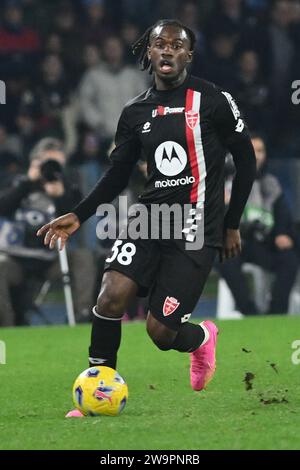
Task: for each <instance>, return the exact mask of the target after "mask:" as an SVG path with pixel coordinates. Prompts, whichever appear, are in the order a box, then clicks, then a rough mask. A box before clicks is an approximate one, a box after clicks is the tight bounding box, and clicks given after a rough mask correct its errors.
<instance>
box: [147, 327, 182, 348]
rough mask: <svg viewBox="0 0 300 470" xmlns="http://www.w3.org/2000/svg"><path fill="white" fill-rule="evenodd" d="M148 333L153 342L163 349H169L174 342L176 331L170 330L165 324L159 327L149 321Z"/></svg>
mask: <svg viewBox="0 0 300 470" xmlns="http://www.w3.org/2000/svg"><path fill="white" fill-rule="evenodd" d="M147 333H148V335H149V336H150V338H151V339H152V341H153V343H154V344H155V345H156V346H157V347H158V349H160V350H161V351H169V350H170V349H172V344H173V342H174V332H173V331H170V330H169V329H168V328H166V327H165V326H164V325H161V326H159V327H158V326H154V325H153V324H151V323H149V322H147ZM175 334H176V333H175Z"/></svg>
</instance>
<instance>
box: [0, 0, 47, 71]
mask: <svg viewBox="0 0 300 470" xmlns="http://www.w3.org/2000/svg"><path fill="white" fill-rule="evenodd" d="M3 16H4V21H3V23H2V26H1V27H0V64H1V65H0V73H1V78H4V77H5V76H6V75H7V74H9V75H11V74H12V73H15V74H16V75H19V74H20V73H22V74H23V75H26V74H29V75H30V74H31V73H32V70H33V69H34V65H35V64H36V61H37V57H38V52H39V50H40V37H39V34H38V32H37V31H34V30H31V29H29V28H27V27H26V26H25V24H24V21H23V9H22V4H21V2H20V1H18V0H6V1H5V6H4V15H3Z"/></svg>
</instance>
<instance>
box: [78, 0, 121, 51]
mask: <svg viewBox="0 0 300 470" xmlns="http://www.w3.org/2000/svg"><path fill="white" fill-rule="evenodd" d="M82 5H83V7H84V18H83V26H82V32H81V36H82V39H83V41H84V42H85V43H88V42H92V43H94V44H102V42H103V41H104V40H105V38H106V37H107V36H110V35H112V34H114V32H115V27H113V24H115V23H116V21H114V23H112V22H111V21H110V19H109V17H108V15H107V12H106V8H105V2H104V0H82Z"/></svg>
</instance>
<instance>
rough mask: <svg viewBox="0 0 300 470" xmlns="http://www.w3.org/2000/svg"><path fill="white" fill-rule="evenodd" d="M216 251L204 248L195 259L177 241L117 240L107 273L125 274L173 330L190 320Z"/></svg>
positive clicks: (108, 260) (151, 307)
mask: <svg viewBox="0 0 300 470" xmlns="http://www.w3.org/2000/svg"><path fill="white" fill-rule="evenodd" d="M217 252H218V249H217V248H214V247H208V246H204V247H203V248H202V249H201V252H200V253H199V252H197V256H196V257H195V259H193V257H192V256H190V253H189V255H188V254H187V252H186V251H185V250H184V249H183V248H182V246H181V245H180V244H178V243H177V241H176V240H151V239H148V240H143V239H137V240H133V239H130V238H127V239H125V240H122V239H118V240H117V241H116V242H115V244H114V245H113V247H112V250H111V252H110V254H109V255H108V257H107V259H106V264H105V271H108V270H113V271H118V272H120V273H123V274H124V275H125V276H127V277H129V278H130V279H132V280H133V281H135V282H136V284H137V285H138V288H139V290H138V295H139V296H140V297H145V296H147V295H149V310H150V312H151V313H152V315H153V316H154V317H155V318H156V319H157V320H159V321H160V322H161V323H163V324H165V325H166V326H168V327H169V328H171V329H173V330H178V329H179V327H180V325H181V324H182V323H184V322H186V321H188V320H189V318H190V316H191V313H192V311H193V310H194V308H195V306H196V304H197V302H198V299H199V297H200V295H201V293H202V290H203V288H204V285H205V282H206V280H207V277H208V275H209V272H210V270H211V267H212V265H213V262H214V259H215V256H216V253H217Z"/></svg>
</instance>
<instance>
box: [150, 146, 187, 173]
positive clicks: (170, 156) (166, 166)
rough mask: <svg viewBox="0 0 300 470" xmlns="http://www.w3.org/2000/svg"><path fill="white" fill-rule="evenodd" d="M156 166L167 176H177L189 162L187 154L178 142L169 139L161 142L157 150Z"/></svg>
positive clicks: (155, 156)
mask: <svg viewBox="0 0 300 470" xmlns="http://www.w3.org/2000/svg"><path fill="white" fill-rule="evenodd" d="M154 158H155V163H156V168H157V169H158V171H159V172H160V173H162V174H163V175H165V176H175V175H178V174H179V173H181V172H182V171H183V170H184V168H185V167H186V164H187V154H186V151H185V150H184V148H183V147H182V146H181V145H179V144H178V143H177V142H173V141H172V140H167V141H166V142H163V143H162V144H160V145H159V146H158V147H157V149H156V151H155V155H154Z"/></svg>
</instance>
